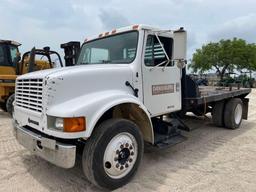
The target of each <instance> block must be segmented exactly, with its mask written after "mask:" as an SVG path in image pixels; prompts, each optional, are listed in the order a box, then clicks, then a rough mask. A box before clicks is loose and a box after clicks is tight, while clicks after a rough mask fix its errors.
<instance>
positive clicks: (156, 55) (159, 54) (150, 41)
mask: <svg viewBox="0 0 256 192" xmlns="http://www.w3.org/2000/svg"><path fill="white" fill-rule="evenodd" d="M159 40H160V41H161V43H162V45H163V47H164V49H165V52H166V53H167V55H168V56H169V58H170V59H171V57H172V44H173V39H172V38H168V37H161V36H159ZM164 61H167V58H166V56H165V53H164V51H163V49H162V47H161V45H160V43H159V41H158V39H157V38H156V36H155V35H148V37H147V43H146V50H145V57H144V62H145V65H146V66H150V67H153V66H156V65H158V64H160V63H162V62H164ZM163 65H164V64H163ZM163 65H161V66H163ZM171 65H172V62H170V63H169V64H168V66H171Z"/></svg>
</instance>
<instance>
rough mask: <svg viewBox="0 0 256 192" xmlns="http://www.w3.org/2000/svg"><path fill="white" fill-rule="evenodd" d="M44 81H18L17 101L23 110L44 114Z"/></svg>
mask: <svg viewBox="0 0 256 192" xmlns="http://www.w3.org/2000/svg"><path fill="white" fill-rule="evenodd" d="M42 94H43V79H19V80H17V81H16V93H15V95H16V96H15V101H16V105H17V106H19V107H22V108H26V109H30V110H33V111H37V112H42V100H43V98H42Z"/></svg>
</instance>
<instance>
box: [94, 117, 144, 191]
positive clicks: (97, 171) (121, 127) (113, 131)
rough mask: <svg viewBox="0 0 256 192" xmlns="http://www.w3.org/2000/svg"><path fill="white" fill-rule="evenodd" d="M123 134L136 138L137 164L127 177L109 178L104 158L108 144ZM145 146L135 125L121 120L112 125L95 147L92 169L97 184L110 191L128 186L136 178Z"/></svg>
mask: <svg viewBox="0 0 256 192" xmlns="http://www.w3.org/2000/svg"><path fill="white" fill-rule="evenodd" d="M98 128H99V129H101V127H98ZM102 128H103V127H102ZM105 129H106V128H105ZM122 132H128V133H130V134H131V135H133V136H134V138H135V139H136V141H137V145H138V151H137V154H138V155H137V159H136V163H135V164H134V166H133V168H132V169H131V171H130V172H129V173H128V174H127V175H126V176H124V177H123V178H120V179H113V178H111V177H109V176H108V175H107V173H106V172H105V170H104V167H103V166H104V165H103V158H104V153H105V150H106V147H107V145H108V143H109V142H110V141H111V139H112V138H113V137H114V136H116V135H117V134H119V133H122ZM143 144H144V143H143V139H142V135H141V133H140V130H139V129H138V127H137V126H136V125H135V124H134V123H132V122H130V121H127V120H120V121H117V122H116V123H114V124H112V126H111V127H108V128H107V129H106V130H105V132H104V134H103V135H102V137H101V138H100V139H99V140H98V142H97V144H96V146H95V150H94V154H93V161H92V169H93V176H94V180H95V181H96V182H97V184H98V185H99V186H100V187H103V188H108V189H116V188H118V187H120V186H122V185H124V184H126V183H127V182H128V181H129V180H130V179H131V178H132V177H133V176H134V174H135V172H136V170H137V169H138V166H139V164H140V161H141V159H142V155H143Z"/></svg>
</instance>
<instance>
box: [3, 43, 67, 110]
mask: <svg viewBox="0 0 256 192" xmlns="http://www.w3.org/2000/svg"><path fill="white" fill-rule="evenodd" d="M20 45H21V44H20V43H18V42H15V41H10V40H0V104H1V106H2V108H3V109H4V110H6V111H8V112H9V113H10V114H12V111H13V101H14V92H15V79H16V78H17V76H18V75H22V74H25V73H29V72H32V71H38V70H43V69H49V68H53V67H62V66H63V64H62V61H61V57H60V55H59V54H58V53H57V52H55V51H52V50H50V48H49V47H45V48H43V49H35V48H33V49H32V50H31V51H28V52H26V53H24V54H23V56H22V58H21V56H20V53H19V49H18V47H19V46H20ZM53 58H55V60H53Z"/></svg>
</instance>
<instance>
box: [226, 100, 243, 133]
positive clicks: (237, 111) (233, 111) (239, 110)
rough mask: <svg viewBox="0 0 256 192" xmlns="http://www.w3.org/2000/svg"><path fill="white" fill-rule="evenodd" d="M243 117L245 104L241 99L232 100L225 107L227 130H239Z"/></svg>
mask: <svg viewBox="0 0 256 192" xmlns="http://www.w3.org/2000/svg"><path fill="white" fill-rule="evenodd" d="M242 117H243V102H242V100H241V99H239V98H233V99H230V100H229V101H228V102H227V103H226V105H225V111H224V124H225V127H226V128H229V129H237V128H238V127H239V126H240V124H241V122H242Z"/></svg>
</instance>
